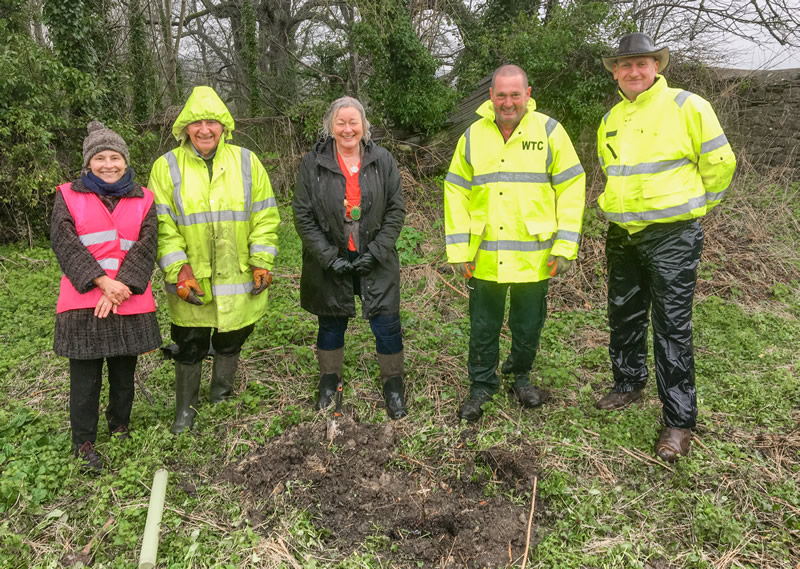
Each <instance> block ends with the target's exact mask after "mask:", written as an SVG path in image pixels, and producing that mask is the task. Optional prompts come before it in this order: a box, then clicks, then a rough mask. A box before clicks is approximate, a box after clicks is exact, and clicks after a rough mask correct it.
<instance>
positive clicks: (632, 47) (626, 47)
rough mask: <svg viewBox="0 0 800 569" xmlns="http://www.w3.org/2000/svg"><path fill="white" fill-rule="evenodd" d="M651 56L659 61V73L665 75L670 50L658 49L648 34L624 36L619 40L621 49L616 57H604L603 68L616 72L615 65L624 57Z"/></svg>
mask: <svg viewBox="0 0 800 569" xmlns="http://www.w3.org/2000/svg"><path fill="white" fill-rule="evenodd" d="M640 55H649V56H652V57H655V58H656V61H658V72H659V73H663V72H664V70H665V69H666V68H667V65H669V48H668V47H656V45H655V44H654V43H653V38H651V37H650V36H648V35H647V34H641V33H635V34H628V35H627V36H622V38H620V40H619V48H618V49H617V53H615V54H614V55H607V56H604V57H603V67H605V68H606V69H608V70H609V71H611V72H612V73H613V72H614V64H615V63H616V62H617V60H618V59H622V58H623V57H636V56H640Z"/></svg>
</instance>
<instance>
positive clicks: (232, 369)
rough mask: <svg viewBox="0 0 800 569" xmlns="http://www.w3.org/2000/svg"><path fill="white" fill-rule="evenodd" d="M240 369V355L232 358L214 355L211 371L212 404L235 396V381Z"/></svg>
mask: <svg viewBox="0 0 800 569" xmlns="http://www.w3.org/2000/svg"><path fill="white" fill-rule="evenodd" d="M237 369H239V354H234V355H232V356H222V355H220V354H215V355H214V367H213V368H212V369H211V403H219V402H220V401H222V400H224V399H227V398H228V397H230V396H231V395H233V379H234V378H235V377H236V370H237Z"/></svg>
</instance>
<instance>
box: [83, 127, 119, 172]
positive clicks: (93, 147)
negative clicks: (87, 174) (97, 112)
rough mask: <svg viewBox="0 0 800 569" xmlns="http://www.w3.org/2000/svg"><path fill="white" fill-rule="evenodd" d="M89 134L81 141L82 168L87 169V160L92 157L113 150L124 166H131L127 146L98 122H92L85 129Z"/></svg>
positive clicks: (115, 134) (114, 133)
mask: <svg viewBox="0 0 800 569" xmlns="http://www.w3.org/2000/svg"><path fill="white" fill-rule="evenodd" d="M86 130H87V131H88V132H89V134H88V135H87V136H86V138H84V139H83V167H84V169H86V168H88V167H89V160H91V159H92V156H94V155H95V154H97V153H98V152H102V151H103V150H113V151H114V152H119V153H120V154H122V156H123V158H125V164H127V165H128V166H130V165H131V156H130V153H129V152H128V145H127V144H125V141H124V140H122V137H121V136H120V135H118V134H117V133H116V132H114V131H113V130H111V129H110V128H106V125H104V124H103V123H101V122H100V121H92V122H90V123H89V126H87V127H86Z"/></svg>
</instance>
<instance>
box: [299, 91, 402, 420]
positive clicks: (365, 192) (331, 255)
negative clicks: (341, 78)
mask: <svg viewBox="0 0 800 569" xmlns="http://www.w3.org/2000/svg"><path fill="white" fill-rule="evenodd" d="M322 128H323V132H324V134H325V135H326V137H325V139H324V140H322V141H320V142H318V143H317V144H316V145H315V146H314V148H313V149H312V150H311V151H310V152H308V153H307V154H306V155H305V156H304V157H303V161H302V164H301V165H300V172H299V174H298V177H297V184H296V186H295V192H294V199H293V201H292V209H293V210H294V224H295V227H296V228H297V233H298V234H299V235H300V239H301V240H302V241H303V272H302V276H301V280H300V304H301V306H302V307H303V308H304V309H305V310H307V311H309V312H311V313H312V314H315V315H317V317H318V319H319V331H318V333H317V359H318V361H319V368H320V380H319V393H318V399H317V405H316V407H317V409H324V408H325V407H327V406H328V405H330V404H331V402H332V401H333V399H334V397H335V396H336V393H337V389H341V383H342V361H343V358H344V334H345V330H346V329H347V323H348V320H349V319H350V318H353V317H355V316H356V302H355V297H356V296H359V297H360V298H361V314H362V317H363V318H366V319H368V320H369V323H370V327H371V329H372V332H373V334H374V335H375V347H376V350H377V356H378V364H379V366H380V370H381V381H382V383H383V395H384V399H385V400H386V410H387V412H388V414H389V417H390V418H392V419H399V418H401V417H404V416H405V415H406V414H407V411H406V406H405V402H404V389H403V339H402V332H401V328H400V261H399V259H398V256H397V248H396V247H395V244H396V242H397V238H398V237H399V236H400V231H401V229H402V228H403V222H404V220H405V213H406V212H405V204H404V203H403V192H402V187H401V183H400V173H399V172H398V170H397V164H396V163H395V161H394V158H392V155H391V154H389V152H388V151H387V150H385V149H384V148H381V147H379V146H376V145H375V144H374V143H373V142H371V141H370V140H369V137H370V133H369V122H367V119H366V116H365V114H364V107H363V106H362V105H361V103H359V102H358V100H356V99H354V98H352V97H342V98H341V99H337V100H336V101H334V102H333V103H332V104H331V106H330V107H329V108H328V110H327V111H326V113H325V117H324V118H323V125H322Z"/></svg>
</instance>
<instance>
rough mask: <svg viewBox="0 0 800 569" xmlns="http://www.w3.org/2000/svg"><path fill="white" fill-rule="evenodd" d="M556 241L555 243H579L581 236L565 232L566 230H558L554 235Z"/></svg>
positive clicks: (572, 232) (575, 232) (573, 232)
mask: <svg viewBox="0 0 800 569" xmlns="http://www.w3.org/2000/svg"><path fill="white" fill-rule="evenodd" d="M556 240H557V241H572V242H574V243H579V242H580V240H581V234H580V233H578V232H577V231H567V230H566V229H559V230H558V233H556Z"/></svg>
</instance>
